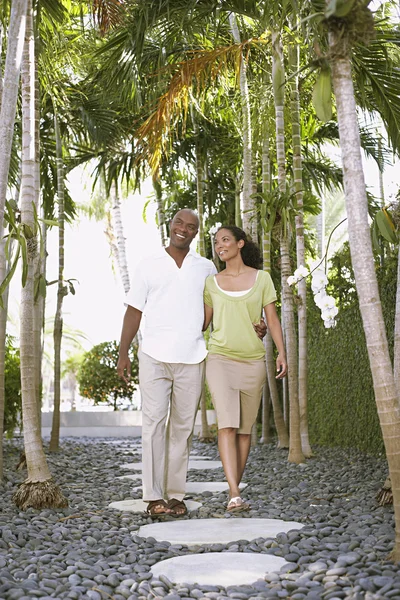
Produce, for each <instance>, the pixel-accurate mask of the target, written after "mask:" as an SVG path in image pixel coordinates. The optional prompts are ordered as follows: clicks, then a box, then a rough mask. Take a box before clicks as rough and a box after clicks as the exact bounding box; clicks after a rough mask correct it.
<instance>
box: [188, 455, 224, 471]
mask: <svg viewBox="0 0 400 600" xmlns="http://www.w3.org/2000/svg"><path fill="white" fill-rule="evenodd" d="M202 458H203V460H202V459H199V460H189V469H220V468H221V467H222V462H221V461H219V460H204V457H202Z"/></svg>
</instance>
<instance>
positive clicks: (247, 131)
mask: <svg viewBox="0 0 400 600" xmlns="http://www.w3.org/2000/svg"><path fill="white" fill-rule="evenodd" d="M229 24H230V27H231V32H232V37H233V39H234V40H235V43H236V44H240V43H241V39H240V33H239V28H238V25H237V20H236V16H235V15H234V14H233V13H230V15H229ZM239 81H240V97H241V108H242V122H243V126H242V127H243V128H242V139H243V210H242V223H243V229H244V231H245V232H246V233H247V234H248V235H249V236H250V238H251V239H252V240H253V242H255V243H257V242H258V235H257V212H256V200H255V197H254V195H253V193H254V185H255V178H254V177H253V146H252V132H251V108H250V96H249V86H248V83H247V66H246V62H245V61H244V58H243V55H242V56H241V57H240V73H239ZM257 438H258V434H257V422H256V423H254V425H253V427H252V430H251V444H252V446H255V445H256V444H257Z"/></svg>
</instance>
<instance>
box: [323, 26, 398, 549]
mask: <svg viewBox="0 0 400 600" xmlns="http://www.w3.org/2000/svg"><path fill="white" fill-rule="evenodd" d="M339 43H340V39H339V34H338V33H337V32H336V31H334V30H333V31H331V33H330V36H329V44H330V48H331V51H332V56H334V57H335V58H334V59H333V60H332V62H331V68H332V82H333V90H334V94H335V96H336V110H337V117H338V124H339V141H340V148H341V153H342V165H343V181H344V191H345V198H346V209H347V218H348V229H349V243H350V254H351V260H352V265H353V269H354V276H355V282H356V288H357V295H358V298H359V303H360V312H361V316H362V321H363V326H364V333H365V338H366V343H367V350H368V356H369V362H370V367H371V373H372V380H373V386H374V392H375V400H376V404H377V409H378V415H379V421H380V424H381V429H382V436H383V440H384V444H385V449H386V456H387V461H388V466H389V475H390V478H391V482H392V488H393V507H394V515H395V523H396V538H395V546H394V550H393V559H394V560H395V561H398V560H400V408H399V398H398V395H397V390H396V385H395V380H394V377H393V370H392V365H391V361H390V356H389V348H388V343H387V337H386V329H385V323H384V320H383V315H382V306H381V302H380V298H379V289H378V283H377V278H376V271H375V265H374V257H373V252H372V244H371V233H370V228H369V222H368V203H367V194H366V187H365V180H364V173H363V168H362V157H361V151H360V134H359V129H358V122H357V110H356V103H355V98H354V87H353V79H352V72H351V62H350V58H349V57H348V56H346V55H343V52H342V53H338V52H337V48H338V46H339Z"/></svg>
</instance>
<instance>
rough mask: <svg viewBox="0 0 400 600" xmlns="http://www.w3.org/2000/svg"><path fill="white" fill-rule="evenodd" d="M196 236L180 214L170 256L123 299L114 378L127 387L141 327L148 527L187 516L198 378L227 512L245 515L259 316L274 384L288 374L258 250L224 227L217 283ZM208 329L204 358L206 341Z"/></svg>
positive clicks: (259, 364)
mask: <svg viewBox="0 0 400 600" xmlns="http://www.w3.org/2000/svg"><path fill="white" fill-rule="evenodd" d="M198 229H199V219H198V217H197V215H196V213H195V212H194V211H192V210H190V209H183V210H180V211H178V212H177V213H176V214H175V216H174V218H173V219H172V221H171V225H170V242H169V245H168V247H167V248H161V249H160V250H159V252H157V254H156V255H154V256H152V257H150V258H146V259H144V260H142V261H141V262H140V264H139V266H138V267H137V269H136V272H135V274H134V276H133V279H132V286H131V289H130V291H129V293H128V294H127V297H126V305H127V308H126V312H125V316H124V321H123V327H122V333H121V341H120V352H119V360H118V365H117V371H118V374H119V375H120V377H122V378H124V379H126V378H127V377H128V374H129V373H130V362H129V358H128V350H129V347H130V344H131V342H132V340H133V338H134V337H135V335H136V333H137V331H138V329H139V326H140V325H141V323H142V319H143V323H142V325H143V340H142V343H141V347H140V349H139V384H140V391H141V397H142V463H143V499H144V501H145V502H147V512H148V514H150V515H151V516H152V517H160V516H164V515H166V514H169V515H173V516H175V517H179V516H183V515H185V514H186V513H187V507H186V505H185V503H184V502H183V498H184V496H185V484H186V474H187V466H188V459H189V450H190V443H191V437H192V433H193V428H194V423H195V418H196V413H197V409H198V405H199V400H200V397H201V393H202V388H203V382H204V371H205V375H206V378H207V383H208V386H209V389H210V393H211V397H212V401H213V404H214V408H215V410H216V415H217V422H218V449H219V452H220V456H221V460H222V464H223V467H224V471H225V476H226V479H227V482H228V485H229V492H230V497H229V502H228V505H227V510H229V511H239V510H246V509H247V508H248V505H247V504H246V503H245V502H244V501H243V500H242V498H241V497H240V492H239V483H240V481H241V478H242V475H243V471H244V468H245V465H246V461H247V457H248V454H249V450H250V433H251V428H252V425H253V423H254V422H255V420H256V418H257V412H258V408H259V405H260V400H261V394H262V389H263V385H264V382H265V377H266V368H265V349H264V345H263V343H262V341H261V338H262V337H263V336H264V335H265V332H266V327H265V324H264V322H263V321H262V320H261V314H262V311H264V314H265V318H266V321H267V325H268V328H269V330H270V332H271V335H272V338H273V340H274V342H275V345H276V347H277V349H278V352H279V354H278V357H277V360H276V367H277V372H278V375H277V378H279V379H280V378H282V377H284V376H285V375H286V370H287V365H286V357H285V350H284V344H283V336H282V329H281V325H280V322H279V318H278V315H277V313H276V309H275V300H276V294H275V289H274V286H273V283H272V280H271V278H270V276H269V274H268V273H266V272H264V271H260V270H259V268H260V263H261V256H260V252H259V250H258V248H257V246H256V245H255V244H253V242H251V241H249V240H247V237H246V234H245V233H244V232H243V231H242V230H241V229H239V228H238V227H231V226H227V227H221V228H220V229H219V230H218V231H217V233H216V236H215V250H216V252H217V253H218V255H219V257H220V258H221V260H222V261H223V262H224V263H225V265H226V268H225V269H224V270H223V271H221V273H217V270H216V268H215V266H214V264H213V263H212V262H211V261H209V260H207V259H205V258H203V257H201V256H199V255H198V254H197V253H196V252H194V251H193V250H192V249H191V248H190V244H191V242H192V241H193V239H194V238H195V236H196V234H197V232H198ZM211 321H212V323H213V328H212V334H211V336H210V340H209V347H208V352H207V349H206V345H205V341H204V336H203V331H205V330H206V329H207V327H208V326H209V324H210V322H211ZM206 357H207V358H206Z"/></svg>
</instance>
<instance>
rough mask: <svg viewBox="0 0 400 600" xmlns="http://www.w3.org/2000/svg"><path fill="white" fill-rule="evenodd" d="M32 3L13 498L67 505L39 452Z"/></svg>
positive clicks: (22, 503) (25, 89) (28, 503)
mask: <svg viewBox="0 0 400 600" xmlns="http://www.w3.org/2000/svg"><path fill="white" fill-rule="evenodd" d="M34 54H35V53H34V37H33V24H32V4H31V0H29V4H28V7H27V13H26V40H25V45H24V60H23V64H24V66H23V70H22V180H21V222H22V223H23V225H24V226H25V232H26V237H27V273H26V283H25V286H24V287H23V288H22V292H21V309H20V358H21V390H22V419H23V428H24V442H25V456H26V463H27V468H28V478H27V479H26V480H25V481H24V482H23V483H22V484H21V485H20V486H19V488H18V490H17V491H16V493H15V494H14V496H13V498H14V501H15V503H16V505H17V506H18V507H19V508H21V509H22V510H26V509H27V508H29V507H32V508H45V507H51V508H57V507H63V506H67V501H66V499H65V498H64V496H63V495H62V494H61V491H60V489H59V487H58V486H57V485H56V484H55V483H54V482H53V481H52V477H51V473H50V471H49V467H48V465H47V461H46V456H45V454H44V451H43V446H42V440H41V436H40V429H39V419H38V411H37V402H36V394H35V366H36V365H35V355H34V349H33V348H34V340H33V302H34V299H33V296H34V264H35V260H36V256H37V251H38V250H37V246H38V241H37V235H36V231H35V228H36V223H35V220H34V208H33V207H34V206H36V210H37V203H38V198H36V197H35V125H34V115H35V78H34V60H35V58H34Z"/></svg>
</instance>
